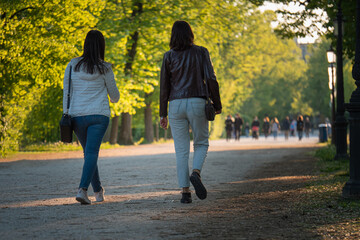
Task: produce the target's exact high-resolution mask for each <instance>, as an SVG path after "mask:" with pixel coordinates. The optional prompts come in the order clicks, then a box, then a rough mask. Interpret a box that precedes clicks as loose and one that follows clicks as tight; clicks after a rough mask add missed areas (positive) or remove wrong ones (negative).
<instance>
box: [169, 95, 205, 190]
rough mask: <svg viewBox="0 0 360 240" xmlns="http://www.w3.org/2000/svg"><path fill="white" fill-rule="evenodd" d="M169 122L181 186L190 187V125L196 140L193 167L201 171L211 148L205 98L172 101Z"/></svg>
mask: <svg viewBox="0 0 360 240" xmlns="http://www.w3.org/2000/svg"><path fill="white" fill-rule="evenodd" d="M169 123H170V127H171V133H172V136H173V139H174V144H175V152H176V167H177V175H178V181H179V187H180V188H183V187H189V186H190V178H189V154H190V132H189V126H191V131H192V133H193V140H194V159H193V169H198V170H200V171H201V169H202V167H203V164H204V161H205V158H206V155H207V151H208V148H209V122H208V120H207V119H206V117H205V99H203V98H184V99H176V100H172V101H170V103H169Z"/></svg>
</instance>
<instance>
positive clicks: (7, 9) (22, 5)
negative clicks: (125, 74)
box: [0, 0, 104, 155]
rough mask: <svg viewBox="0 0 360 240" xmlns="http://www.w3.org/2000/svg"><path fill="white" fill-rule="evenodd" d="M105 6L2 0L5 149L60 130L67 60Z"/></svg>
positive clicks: (0, 124)
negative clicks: (64, 73) (63, 79)
mask: <svg viewBox="0 0 360 240" xmlns="http://www.w3.org/2000/svg"><path fill="white" fill-rule="evenodd" d="M65 6H66V7H65ZM103 7H104V2H102V1H96V0H84V1H82V0H74V1H72V0H57V1H46V0H29V1H9V0H5V1H1V2H0V49H1V50H0V79H1V84H0V99H1V103H0V119H1V120H0V149H1V155H5V154H6V152H7V151H10V150H16V149H17V148H18V146H19V143H20V142H21V141H24V142H34V141H44V140H46V139H52V140H54V139H53V138H51V137H52V136H53V135H55V136H58V130H57V129H58V119H59V118H60V116H61V108H62V104H61V99H62V98H61V92H62V91H61V88H62V77H63V71H64V69H65V65H66V63H67V62H68V61H69V59H71V58H72V57H75V56H76V55H79V53H80V51H79V49H81V45H82V41H83V39H84V37H85V33H86V32H87V31H88V29H89V28H90V27H93V26H95V24H96V23H97V19H96V16H97V15H98V14H99V12H100V11H101V9H102V8H103ZM55 39H56V40H55ZM25 134H26V136H25Z"/></svg>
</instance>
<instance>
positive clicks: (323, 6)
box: [250, 0, 356, 60]
mask: <svg viewBox="0 0 360 240" xmlns="http://www.w3.org/2000/svg"><path fill="white" fill-rule="evenodd" d="M265 1H266V0H250V2H252V3H254V4H256V5H258V6H260V5H262V4H264V2H265ZM271 2H274V3H283V4H293V5H297V6H301V7H302V10H301V11H300V12H299V13H295V14H294V13H293V11H292V9H290V8H288V9H287V8H284V10H278V11H277V13H279V14H281V15H282V17H283V19H284V21H283V22H281V23H280V24H279V25H278V26H277V28H276V33H277V34H279V35H280V36H282V37H285V38H294V37H296V36H298V37H305V36H308V35H315V34H317V35H318V36H324V35H326V38H327V39H331V40H332V42H333V43H334V44H335V43H336V36H334V21H335V20H336V18H337V12H338V3H339V2H341V8H342V15H343V19H344V22H345V24H344V37H343V38H344V39H343V47H344V55H345V56H346V57H347V58H348V59H352V60H353V59H354V56H355V36H356V34H355V30H356V26H355V15H356V0H346V1H345V0H343V1H339V0H318V1H303V0H271ZM319 10H321V11H319ZM324 13H325V14H326V15H324ZM326 16H327V17H326ZM308 19H311V20H312V23H311V24H309V21H308ZM334 46H335V45H334Z"/></svg>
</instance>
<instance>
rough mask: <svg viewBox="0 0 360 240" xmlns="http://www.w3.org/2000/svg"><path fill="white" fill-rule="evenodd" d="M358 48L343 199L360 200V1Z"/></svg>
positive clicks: (359, 6)
mask: <svg viewBox="0 0 360 240" xmlns="http://www.w3.org/2000/svg"><path fill="white" fill-rule="evenodd" d="M355 39H356V48H355V63H354V66H353V69H352V76H353V78H354V79H355V84H356V89H355V91H354V92H353V93H352V94H351V98H350V103H348V104H346V110H347V111H348V112H349V113H350V117H349V123H350V163H349V165H350V178H349V180H348V181H347V182H346V184H345V186H344V188H343V192H342V193H343V197H346V198H357V199H359V198H360V148H359V146H360V124H359V123H360V88H359V87H360V1H359V0H358V1H356V38H355Z"/></svg>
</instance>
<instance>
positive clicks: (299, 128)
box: [296, 115, 304, 141]
mask: <svg viewBox="0 0 360 240" xmlns="http://www.w3.org/2000/svg"><path fill="white" fill-rule="evenodd" d="M296 130H297V132H298V136H299V141H301V139H302V137H303V131H304V120H303V116H301V115H299V116H298V118H297V122H296Z"/></svg>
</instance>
